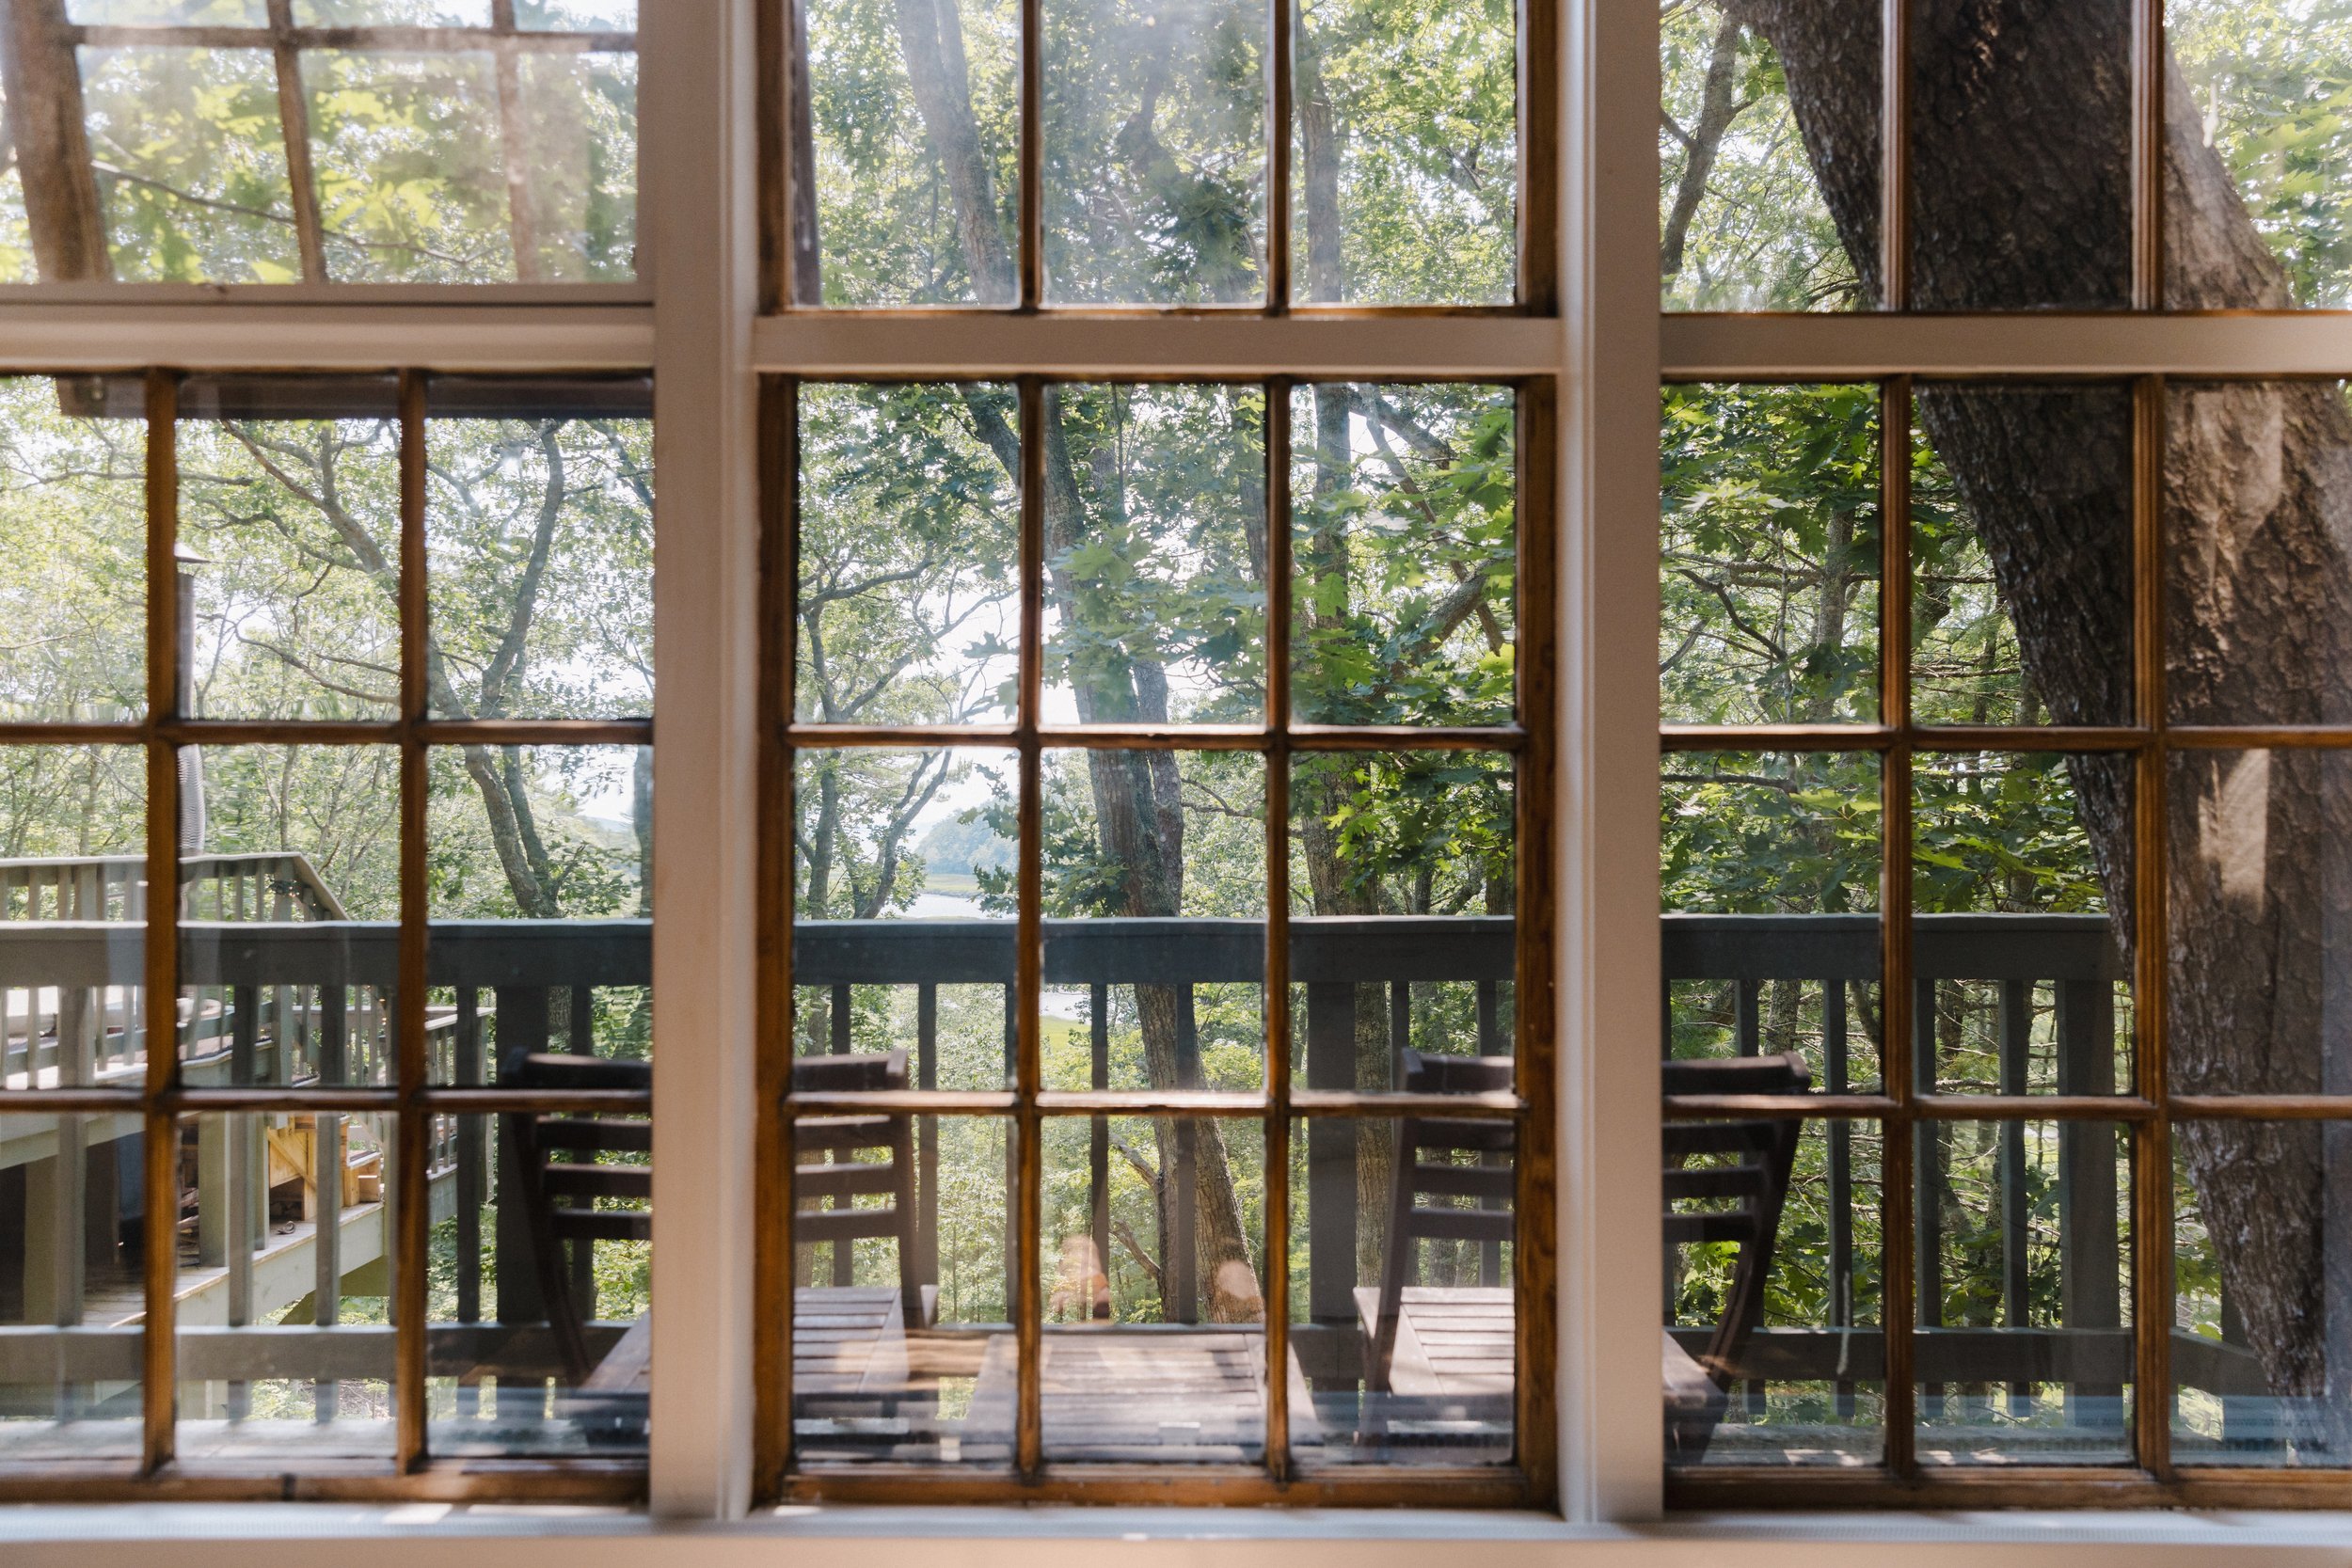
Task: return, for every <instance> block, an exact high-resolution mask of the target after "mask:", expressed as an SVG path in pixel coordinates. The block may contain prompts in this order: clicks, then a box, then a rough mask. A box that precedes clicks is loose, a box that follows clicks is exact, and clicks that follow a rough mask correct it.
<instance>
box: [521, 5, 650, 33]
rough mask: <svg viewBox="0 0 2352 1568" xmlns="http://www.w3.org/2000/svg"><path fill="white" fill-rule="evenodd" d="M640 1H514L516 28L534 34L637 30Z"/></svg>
mask: <svg viewBox="0 0 2352 1568" xmlns="http://www.w3.org/2000/svg"><path fill="white" fill-rule="evenodd" d="M638 4H639V0H515V25H516V26H517V27H519V28H521V29H522V30H523V31H524V32H526V33H534V32H548V33H557V32H572V31H580V32H603V31H607V30H611V31H613V32H623V33H630V32H635V31H636V30H637V9H638Z"/></svg>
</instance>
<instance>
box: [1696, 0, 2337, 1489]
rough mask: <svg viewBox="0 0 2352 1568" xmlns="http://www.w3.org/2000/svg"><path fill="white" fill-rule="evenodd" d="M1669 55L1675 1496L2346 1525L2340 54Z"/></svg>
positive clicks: (1726, 47) (1885, 21)
mask: <svg viewBox="0 0 2352 1568" xmlns="http://www.w3.org/2000/svg"><path fill="white" fill-rule="evenodd" d="M1664 29H1665V31H1664V37H1663V48H1664V63H1665V68H1666V69H1665V84H1666V103H1665V105H1664V120H1663V124H1664V131H1663V132H1662V134H1661V135H1662V139H1661V153H1662V159H1661V183H1660V191H1659V202H1660V214H1661V229H1662V234H1663V241H1664V248H1663V252H1662V255H1661V277H1662V278H1663V286H1664V299H1665V303H1666V305H1667V307H1668V308H1669V310H1670V311H1671V310H1677V309H1678V310H1685V311H1709V310H1712V311H1725V310H1739V311H1819V312H1837V311H1848V312H1880V311H1883V312H1890V313H1901V312H1986V313H1990V312H1998V311H2018V310H2042V311H2048V312H2053V313H2054V315H2055V319H2053V320H2051V321H2050V322H2049V323H2048V325H2044V326H2040V327H2035V328H2029V329H2028V331H2027V332H2026V334H2025V335H2023V336H2018V335H2010V336H2008V337H2004V336H2003V335H2002V329H2003V325H2004V324H1997V323H1992V322H1984V323H1982V324H1981V325H1979V326H1977V327H1976V331H1977V333H1978V336H1977V337H1976V338H1974V339H1973V340H1970V341H1969V342H1968V344H1967V346H1966V347H1964V348H1963V350H1962V352H1961V353H1960V354H1958V355H1954V354H1952V353H1951V352H1949V347H1950V345H1949V344H1948V343H1947V345H1946V346H1945V347H1942V348H1939V347H1937V346H1936V345H1935V344H1934V343H1933V342H1932V341H1931V334H1928V333H1921V334H1919V335H1916V336H1908V335H1907V334H1906V332H1905V331H1904V330H1903V329H1904V328H1906V327H1907V326H1909V325H1911V324H1909V323H1905V322H1903V321H1900V320H1895V321H1886V322H1884V323H1883V325H1886V326H1887V327H1889V328H1894V329H1895V330H1893V331H1891V332H1889V333H1886V334H1883V335H1882V336H1881V337H1880V338H1879V339H1878V341H1876V343H1875V344H1874V345H1873V346H1872V347H1870V348H1869V349H1867V350H1864V351H1861V352H1857V351H1856V348H1855V345H1856V344H1858V343H1859V339H1858V338H1855V337H1854V336H1853V335H1852V334H1851V333H1848V332H1846V331H1845V329H1844V326H1843V324H1840V323H1836V322H1825V323H1821V324H1820V330H1818V331H1816V330H1812V328H1813V327H1814V325H1815V324H1812V323H1802V324H1794V325H1800V326H1802V327H1804V328H1805V329H1806V331H1805V332H1804V333H1803V334H1801V335H1800V336H1794V337H1786V338H1783V339H1781V340H1780V341H1779V344H1778V346H1777V348H1774V347H1772V346H1769V345H1768V346H1763V347H1761V348H1741V347H1740V333H1741V332H1742V331H1744V330H1746V329H1747V327H1748V326H1749V325H1751V324H1745V323H1740V322H1738V321H1736V320H1729V319H1725V318H1717V319H1716V321H1715V322H1711V323H1707V322H1702V321H1700V320H1699V319H1697V318H1695V317H1685V318H1683V322H1680V323H1678V322H1677V321H1676V319H1675V318H1674V317H1673V316H1672V315H1670V316H1669V333H1668V340H1669V341H1668V352H1667V360H1668V374H1669V378H1670V379H1669V384H1668V385H1667V386H1666V387H1665V388H1664V391H1663V394H1662V403H1661V427H1660V439H1661V449H1660V450H1661V481H1662V507H1661V567H1660V592H1661V606H1662V617H1661V627H1660V641H1659V644H1658V660H1659V669H1660V682H1661V717H1662V718H1663V720H1664V723H1665V728H1664V730H1663V733H1662V738H1661V748H1662V763H1661V796H1660V800H1661V818H1660V820H1661V839H1662V860H1661V881H1662V900H1663V908H1664V911H1665V918H1664V923H1663V941H1662V957H1663V973H1662V976H1661V979H1662V984H1663V1015H1664V1022H1663V1027H1664V1029H1665V1034H1666V1039H1665V1045H1666V1056H1667V1058H1668V1063H1667V1066H1666V1068H1665V1069H1664V1070H1665V1075H1666V1076H1665V1089H1666V1095H1667V1098H1666V1102H1665V1104H1666V1110H1665V1126H1664V1134H1663V1135H1664V1140H1665V1157H1666V1158H1665V1164H1666V1176H1665V1180H1666V1183H1667V1217H1666V1221H1665V1224H1666V1227H1667V1231H1666V1240H1667V1243H1668V1271H1667V1278H1666V1299H1665V1302H1664V1317H1665V1322H1666V1324H1667V1327H1668V1331H1669V1336H1670V1338H1671V1339H1672V1340H1673V1341H1674V1342H1675V1343H1676V1344H1677V1345H1678V1346H1679V1348H1680V1353H1681V1358H1680V1364H1679V1366H1678V1362H1677V1354H1676V1352H1675V1351H1673V1350H1670V1351H1669V1353H1668V1369H1667V1378H1666V1404H1667V1417H1666V1423H1667V1433H1668V1450H1669V1451H1668V1459H1669V1465H1670V1466H1671V1468H1670V1475H1669V1492H1670V1495H1671V1496H1673V1497H1677V1498H1679V1499H1682V1500H1684V1501H1686V1502H1700V1501H1712V1500H1730V1499H1736V1498H1740V1497H1777V1498H1787V1497H1791V1496H1804V1497H1817V1498H1820V1499H1824V1500H1842V1499H1855V1500H1859V1499H1867V1498H1871V1497H1883V1496H1886V1495H1888V1493H1889V1491H1890V1490H1891V1488H1890V1487H1889V1486H1888V1483H1889V1482H1899V1483H1900V1484H1901V1485H1902V1486H1903V1487H1904V1489H1905V1495H1907V1496H1912V1497H1928V1496H1944V1497H1963V1496H1966V1497H1982V1498H1987V1499H2007V1500H2012V1501H2021V1502H2022V1501H2030V1500H2036V1499H2042V1498H2051V1497H2059V1496H2075V1497H2079V1496H2084V1495H2087V1492H2095V1493H2096V1494H2097V1495H2101V1496H2107V1497H2118V1498H2122V1497H2146V1498H2151V1499H2156V1498H2169V1499H2173V1500H2180V1499H2185V1498H2196V1497H2223V1496H2238V1497H2243V1496H2247V1495H2249V1493H2248V1492H2247V1490H2246V1489H2247V1488H2249V1487H2252V1486H2257V1485H2259V1486H2264V1487H2266V1488H2267V1491H2268V1494H2269V1495H2271V1496H2274V1497H2282V1498H2296V1497H2301V1498H2306V1499H2313V1500H2316V1499H2319V1498H2323V1497H2341V1496H2342V1478H2343V1473H2344V1466H2345V1465H2346V1464H2347V1452H2346V1448H2345V1443H2344V1433H2343V1431H2342V1419H2341V1417H2342V1412H2343V1408H2344V1402H2343V1390H2342V1386H2341V1385H2342V1381H2343V1370H2344V1354H2343V1348H2342V1346H2341V1344H2340V1343H2339V1342H2338V1339H2337V1338H2336V1337H2335V1330H2334V1329H2333V1328H2332V1327H2330V1326H2329V1325H2331V1324H2334V1323H2338V1322H2339V1320H2341V1319H2342V1318H2343V1316H2344V1304H2343V1302H2342V1300H2341V1299H2340V1298H2341V1297H2342V1294H2343V1291H2342V1285H2343V1281H2342V1279H2341V1278H2340V1277H2339V1276H2340V1275H2341V1270H2339V1269H2337V1268H2335V1267H2334V1266H2333V1265H2332V1264H2331V1263H2330V1262H2329V1261H2328V1259H2330V1258H2331V1257H2333V1256H2335V1255H2337V1254H2340V1253H2341V1251H2342V1249H2343V1244H2344V1238H2343V1234H2342V1232H2343V1228H2344V1226H2345V1225H2346V1224H2347V1223H2352V1221H2348V1219H2347V1216H2346V1215H2345V1214H2344V1213H2343V1212H2340V1211H2341V1209H2342V1201H2341V1190H2342V1188H2343V1186H2344V1181H2343V1158H2344V1155H2343V1149H2342V1148H2341V1138H2340V1137H2339V1132H2338V1130H2339V1129H2340V1127H2341V1125H2342V1120H2343V1118H2344V1116H2345V1113H2346V1112H2347V1110H2352V1101H2345V1100H2344V1099H2341V1098H2339V1096H2341V1095H2342V1094H2343V1092H2344V1089H2345V1088H2346V1086H2347V1082H2352V1081H2347V1079H2346V1077H2345V1062H2344V1041H2343V1039H2342V1038H2341V1037H2340V1036H2341V1030H2340V1028H2338V1027H2337V1024H2336V1022H2335V1021H2336V1020H2337V1018H2338V1014H2339V1012H2340V1009H2341V1004H2342V998H2341V996H2340V995H2339V991H2340V990H2341V983H2340V980H2339V979H2338V977H2337V976H2338V974H2339V973H2340V972H2341V971H2342V970H2343V969H2344V963H2343V958H2342V955H2341V953H2340V952H2339V950H2338V949H2339V944H2340V943H2339V938H2338V937H2337V935H2336V933H2335V922H2334V919H2333V917H2332V916H2331V914H2330V913H2329V911H2332V910H2335V909H2337V908H2338V907H2339V901H2338V900H2336V899H2335V897H2334V895H2332V894H2331V893H2330V892H2329V891H2328V890H2329V889H2330V888H2331V887H2332V886H2333V885H2334V873H2333V872H2332V870H2331V866H2332V863H2333V862H2334V860H2335V859H2336V856H2337V853H2338V851H2337V850H2336V848H2335V847H2334V846H2335V845H2336V844H2337V843H2338V842H2339V841H2341V840H2342V839H2343V837H2344V832H2343V830H2344V820H2343V817H2344V807H2345V800H2344V798H2343V792H2342V790H2341V788H2340V786H2339V779H2340V775H2341V772H2342V769H2341V767H2340V764H2341V762H2342V760H2343V757H2342V752H2343V748H2344V746H2345V744H2346V743H2347V741H2348V740H2352V732H2347V731H2346V730H2345V729H2344V727H2343V723H2344V712H2343V711H2341V710H2342V708H2343V703H2342V700H2341V697H2340V694H2339V693H2338V691H2337V687H2338V684H2339V682H2340V676H2339V674H2338V672H2339V671H2340V670H2341V669H2342V668H2343V667H2344V665H2343V658H2342V657H2341V653H2340V650H2338V648H2337V647H2336V641H2337V639H2338V636H2339V633H2338V630H2337V628H2338V626H2340V625H2341V624H2342V621H2343V618H2344V616H2343V609H2342V606H2341V603H2340V601H2341V600H2343V598H2344V592H2345V589H2346V586H2347V584H2348V583H2352V573H2348V572H2347V565H2346V562H2345V559H2344V552H2343V548H2342V545H2341V533H2342V522H2343V517H2344V501H2343V498H2342V496H2341V495H2340V494H2339V493H2338V492H2339V490H2340V488H2341V486H2340V482H2339V481H2338V479H2337V478H2336V475H2337V472H2338V469H2339V467H2340V466H2341V462H2342V454H2343V452H2344V450H2345V447H2346V444H2347V439H2348V438H2352V404H2348V403H2347V401H2346V398H2345V394H2344V385H2343V383H2342V381H2341V380H2340V379H2338V377H2337V376H2335V375H2333V374H2329V375H2324V376H2321V377H2318V378H2302V379H2288V378H2279V377H2264V376H2262V375H2260V374H2259V365H2258V364H2255V365H2251V366H2249V369H2248V370H2246V371H2240V372H2236V373H2235V374H2228V373H2219V372H2217V366H2216V364H2215V361H2214V360H2213V358H2212V356H2211V353H2210V345H2209V346H2208V348H2207V349H2205V350H2200V349H2199V348H2198V347H2197V346H2196V345H2195V344H2192V343H2191V342H2190V341H2189V340H2188V338H2187V337H2186V336H2185V334H2181V333H2179V331H2178V328H2179V327H2181V326H2182V325H2186V324H2185V323H2183V322H2181V321H2180V320H2179V319H2178V317H2177V316H2176V317H2174V318H2173V319H2169V320H2167V319H2163V318H2161V317H2159V316H2158V314H2157V313H2158V312H2161V311H2170V312H2208V313H2212V312H2249V311H2263V310H2280V309H2296V308H2312V307H2335V306H2340V305H2341V304H2342V303H2343V302H2344V293H2343V288H2342V278H2341V276H2340V274H2341V272H2342V266H2341V260H2342V259H2341V258H2340V257H2336V256H2334V255H2333V254H2332V251H2331V248H2330V247H2331V245H2332V243H2333V242H2332V241H2331V240H2330V238H2329V237H2328V236H2329V220H2328V213H2329V212H2330V211H2331V210H2332V209H2331V206H2330V203H2331V202H2333V201H2335V200H2336V199H2338V194H2337V193H2335V192H2333V190H2332V184H2334V183H2340V182H2337V181H2334V180H2333V175H2332V171H2334V170H2336V169H2337V166H2338V165H2339V163H2340V161H2341V159H2340V149H2339V148H2338V147H2337V145H2336V143H2337V140H2338V133H2337V131H2336V130H2335V128H2334V120H2333V119H2331V118H2330V117H2329V116H2328V113H2327V110H2326V107H2325V105H2326V104H2327V103H2329V102H2330V100H2329V99H2328V93H2329V92H2331V91H2332V90H2334V89H2333V88H2332V87H2330V86H2329V84H2330V83H2333V82H2335V81H2337V80H2339V79H2340V78H2341V76H2342V72H2343V68H2344V63H2345V59H2346V56H2345V53H2344V38H2343V37H2342V28H2341V26H2340V25H2339V24H2338V23H2336V22H2334V21H2330V20H2329V18H2328V14H2327V8H2313V7H2309V6H2300V5H2275V6H2273V5H2264V4H2226V5H2201V4H2181V3H2174V4H2170V5H2164V6H2131V5H2126V4H2123V3H2122V0H2116V3H2114V4H2104V5H2074V4H2067V5H2048V6H2042V5H2013V6H2007V7H1991V8H1987V7H1966V6H1954V5H1946V4H1943V3H1941V0H1913V3H1910V4H1896V5H1887V6H1881V5H1878V4H1876V3H1874V0H1863V3H1857V4H1854V5H1849V6H1842V7H1840V6H1826V7H1798V6H1786V7H1762V8H1747V7H1732V6H1721V7H1718V6H1714V5H1708V4H1693V5H1689V6H1678V7H1669V8H1667V15H1666V17H1665V20H1664ZM1890 40H1891V46H1890ZM2095 312H2113V313H2118V314H2122V313H2125V312H2140V313H2143V316H2144V318H2145V320H2146V325H2148V327H2149V328H2150V330H2149V332H2148V335H2147V337H2146V340H2145V341H2143V342H2138V343H2136V344H2134V345H2133V346H2132V347H2131V348H2130V350H2129V351H2128V352H2129V353H2130V357H2129V359H2128V360H2125V359H2120V358H2118V357H2117V356H2118V355H2119V354H2120V353H2122V352H2125V351H2124V350H2122V348H2121V347H2120V346H2109V347H2106V348H2105V349H2104V350H2103V349H2100V348H2096V347H2091V348H2086V347H2083V346H2081V340H2079V339H2074V338H2072V337H2071V335H2073V334H2075V333H2077V332H2078V331H2079V330H2081V329H2082V327H2083V326H2084V325H2085V323H2086V318H2090V316H2091V315H2092V313H2095ZM2241 319H2243V318H2241ZM1685 323H1687V324H1688V325H1689V326H1690V327H1691V328H1692V330H1691V331H1689V332H1682V330H1681V328H1682V326H1683V325H1684V324H1685ZM1755 325H1766V324H1755ZM1783 325H1787V324H1783ZM1919 325H1922V326H1926V325H1928V324H1926V323H1920V324H1919ZM1947 325H1948V324H1947ZM2247 329H2248V328H2246V327H2243V326H2241V327H2235V328H2231V329H2230V330H2235V331H2240V332H2243V331H2245V330H2247ZM2036 332H2039V333H2044V334H2049V335H2051V342H2050V346H2045V345H2043V344H2041V343H2035V342H2032V341H2030V340H2031V338H2032V336H2033V335H2034V334H2035V333H2036ZM1678 333H1679V334H1680V335H1679V336H1677V334H1678ZM2070 340H2071V341H2070ZM1750 341H1751V342H1752V343H1757V344H1760V343H1762V342H1763V340H1762V339H1761V338H1760V337H1759V338H1756V339H1753V340H1750ZM1954 341H1958V340H1954ZM2059 341H2066V346H2063V347H2058V346H2055V345H2056V344H2057V343H2058V342H2059ZM2123 341H2124V340H2123V339H2122V338H2120V337H2119V338H2116V339H2114V340H2113V341H2112V344H2113V345H2121V344H2122V343H2123ZM2220 341H2221V340H2220V339H2218V338H2216V339H2215V340H2214V342H2215V343H2219V342H2220ZM2239 346H2245V345H2239ZM1956 360H1957V361H1963V362H1955V361H1956ZM1677 362H1679V363H1680V364H1681V365H1688V366H1690V367H1692V369H1691V370H1689V371H1682V372H1679V373H1678V372H1677ZM1889 368H1892V369H1895V370H1901V371H1911V372H1916V373H1908V374H1897V375H1892V376H1889V375H1887V374H1886V373H1885V372H1886V371H1887V370H1888V369H1889ZM2337 369H2338V370H2342V369H2344V367H2337ZM2152 371H2153V372H2164V373H2150V372H2152ZM1710 372H1712V373H1710ZM1724 372H1730V373H1724ZM2133 372H2137V373H2133ZM2288 1478H2293V1479H2292V1480H2290V1479H2288ZM1922 1489H1924V1490H1922Z"/></svg>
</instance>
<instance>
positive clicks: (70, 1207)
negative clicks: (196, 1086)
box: [0, 993, 147, 1464]
mask: <svg viewBox="0 0 2352 1568" xmlns="http://www.w3.org/2000/svg"><path fill="white" fill-rule="evenodd" d="M11 994H14V993H11ZM10 1086H11V1087H19V1086H21V1085H13V1084H12V1085H10ZM145 1144H146V1139H145V1137H144V1135H143V1133H142V1132H141V1131H140V1118H139V1117H137V1116H136V1115H131V1116H103V1117H102V1116H63V1117H59V1116H45V1115H43V1116H13V1115H8V1116H0V1328H5V1329H6V1330H7V1331H8V1338H9V1340H10V1349H11V1351H12V1353H14V1354H12V1356H11V1359H10V1361H9V1363H8V1366H7V1367H6V1368H5V1369H0V1461H5V1462H8V1463H10V1464H40V1463H56V1462H59V1461H72V1460H85V1459H118V1460H119V1459H128V1458H134V1457H135V1456H136V1455H137V1453H138V1451H139V1446H140V1438H139V1432H140V1425H139V1421H140V1394H141V1386H140V1351H141V1346H140V1336H139V1328H138V1324H139V1322H140V1320H141V1319H143V1318H144V1317H145V1316H146V1314H147V1298H146V1294H145V1286H144V1282H143V1276H142V1275H141V1273H140V1266H139V1265H140V1259H141V1257H142V1256H143V1247H144V1243H145V1234H146V1232H145V1215H146V1199H145V1195H146V1190H147V1188H146V1182H145V1180H144V1176H143V1173H144V1170H145V1164H144V1162H145V1152H144V1151H145ZM65 1329H72V1330H75V1331H76V1332H75V1333H74V1334H73V1335H72V1337H70V1338H69V1337H68V1336H67V1335H65V1334H64V1333H62V1332H59V1333H56V1336H55V1338H51V1337H50V1333H49V1331H57V1330H65ZM93 1329H113V1330H115V1331H116V1332H115V1333H112V1334H108V1335H105V1336H103V1338H102V1337H100V1336H98V1335H95V1334H92V1333H89V1332H88V1331H89V1330H93ZM28 1364H29V1365H28ZM34 1368H38V1369H39V1370H32V1369H34Z"/></svg>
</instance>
